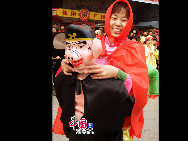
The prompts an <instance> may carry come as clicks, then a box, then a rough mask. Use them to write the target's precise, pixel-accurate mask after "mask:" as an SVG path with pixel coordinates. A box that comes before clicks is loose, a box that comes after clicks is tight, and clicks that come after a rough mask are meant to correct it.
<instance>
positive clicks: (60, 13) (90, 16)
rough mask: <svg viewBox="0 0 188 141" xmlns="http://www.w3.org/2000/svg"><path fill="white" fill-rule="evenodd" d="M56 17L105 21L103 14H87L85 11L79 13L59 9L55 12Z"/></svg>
mask: <svg viewBox="0 0 188 141" xmlns="http://www.w3.org/2000/svg"><path fill="white" fill-rule="evenodd" d="M53 12H54V11H53ZM53 15H54V14H53ZM56 15H57V16H60V17H71V18H80V19H81V20H82V21H87V20H88V19H91V20H102V21H104V20H105V13H96V12H89V11H88V10H86V9H82V10H80V11H79V10H70V9H62V8H59V9H57V10H56Z"/></svg>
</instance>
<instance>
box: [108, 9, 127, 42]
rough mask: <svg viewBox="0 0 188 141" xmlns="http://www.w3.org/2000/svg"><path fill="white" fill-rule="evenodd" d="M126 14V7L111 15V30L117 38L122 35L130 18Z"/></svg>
mask: <svg viewBox="0 0 188 141" xmlns="http://www.w3.org/2000/svg"><path fill="white" fill-rule="evenodd" d="M126 15H127V13H126V10H125V9H121V11H120V12H119V13H114V14H112V15H111V18H110V32H111V35H112V36H114V37H115V38H116V37H119V36H120V34H121V32H122V30H123V29H124V27H125V26H126V24H127V21H128V18H127V16H126Z"/></svg>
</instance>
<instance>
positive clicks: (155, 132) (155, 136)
mask: <svg viewBox="0 0 188 141" xmlns="http://www.w3.org/2000/svg"><path fill="white" fill-rule="evenodd" d="M52 104H53V105H52V110H53V112H52V113H53V118H52V120H53V122H54V120H55V117H56V114H57V108H58V101H57V99H56V97H55V96H53V98H52ZM144 119H145V121H144V123H145V124H144V127H143V132H142V138H141V139H138V138H136V137H135V139H134V141H159V98H158V97H157V98H156V99H151V98H149V99H148V103H147V105H146V107H145V108H144ZM52 124H53V123H52ZM52 141H69V139H67V138H66V137H65V136H62V135H56V134H54V133H52Z"/></svg>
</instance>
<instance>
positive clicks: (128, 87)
mask: <svg viewBox="0 0 188 141" xmlns="http://www.w3.org/2000/svg"><path fill="white" fill-rule="evenodd" d="M124 85H125V87H126V88H127V91H128V93H129V92H130V90H131V88H132V79H131V77H130V75H129V74H127V78H126V80H125V82H124Z"/></svg>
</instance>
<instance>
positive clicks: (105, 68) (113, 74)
mask: <svg viewBox="0 0 188 141" xmlns="http://www.w3.org/2000/svg"><path fill="white" fill-rule="evenodd" d="M85 73H95V74H93V75H91V77H92V78H93V79H106V78H117V77H118V68H116V67H114V66H111V65H99V64H95V65H91V66H86V70H85Z"/></svg>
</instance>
